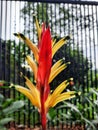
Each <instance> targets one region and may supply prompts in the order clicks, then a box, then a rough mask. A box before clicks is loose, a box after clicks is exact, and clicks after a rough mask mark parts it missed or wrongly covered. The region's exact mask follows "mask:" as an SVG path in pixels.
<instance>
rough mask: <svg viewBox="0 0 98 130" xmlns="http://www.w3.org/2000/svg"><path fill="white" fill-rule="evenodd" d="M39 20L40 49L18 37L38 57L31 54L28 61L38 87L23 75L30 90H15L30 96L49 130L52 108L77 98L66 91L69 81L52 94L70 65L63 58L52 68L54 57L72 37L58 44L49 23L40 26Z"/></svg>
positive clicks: (18, 35)
mask: <svg viewBox="0 0 98 130" xmlns="http://www.w3.org/2000/svg"><path fill="white" fill-rule="evenodd" d="M35 20H36V27H37V32H38V47H37V46H36V45H35V44H33V43H32V42H31V41H30V40H29V39H28V38H27V37H25V36H24V35H23V34H21V33H17V34H16V33H15V34H14V35H15V36H17V37H18V38H20V39H22V40H23V41H24V42H25V43H26V44H27V45H28V47H29V48H30V49H31V51H32V52H33V54H34V57H35V59H33V58H32V57H31V56H29V55H27V56H26V60H27V62H28V64H29V66H30V67H31V69H32V71H33V73H34V78H35V81H36V85H34V84H33V83H32V82H31V81H30V80H29V79H28V77H26V76H23V74H22V76H23V77H24V79H25V83H26V85H27V86H28V88H25V87H22V86H19V85H16V86H15V88H16V90H18V91H19V92H21V93H23V94H24V95H25V96H26V97H28V98H29V100H30V101H31V103H32V104H33V105H34V106H36V107H37V108H38V110H39V112H40V115H41V123H42V130H46V114H47V112H48V110H49V108H51V107H54V106H55V105H56V104H57V103H59V102H61V101H63V100H67V99H70V98H73V97H75V94H76V92H75V91H68V92H63V90H64V89H65V88H66V87H67V86H68V85H69V82H68V80H65V81H63V82H62V83H61V84H60V85H59V86H58V87H56V89H55V90H54V91H53V92H52V93H51V91H50V85H49V84H50V83H51V82H52V81H53V79H54V78H55V77H56V76H57V75H58V74H59V73H60V72H61V71H63V70H64V69H65V68H66V67H67V64H68V63H67V64H65V63H63V62H62V60H61V59H60V60H58V61H57V62H56V63H55V64H54V65H53V66H52V58H53V56H54V55H55V53H56V52H57V51H58V49H59V48H60V47H62V46H63V45H64V44H65V43H66V42H67V40H68V37H64V38H62V39H61V40H59V41H58V42H57V43H56V40H53V39H52V37H51V32H50V28H49V27H48V28H46V26H45V24H43V25H42V26H39V24H38V21H37V19H35Z"/></svg>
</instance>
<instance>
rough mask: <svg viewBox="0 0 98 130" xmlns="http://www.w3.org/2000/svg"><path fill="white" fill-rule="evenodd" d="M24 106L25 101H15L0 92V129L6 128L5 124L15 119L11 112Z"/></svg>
mask: <svg viewBox="0 0 98 130" xmlns="http://www.w3.org/2000/svg"><path fill="white" fill-rule="evenodd" d="M23 106H24V101H22V100H20V101H13V100H12V99H11V98H7V99H5V97H4V96H3V95H2V94H0V129H2V130H3V129H5V124H7V123H9V122H10V121H13V120H14V118H13V117H12V116H11V114H13V113H14V112H17V111H19V109H20V108H22V107H23Z"/></svg>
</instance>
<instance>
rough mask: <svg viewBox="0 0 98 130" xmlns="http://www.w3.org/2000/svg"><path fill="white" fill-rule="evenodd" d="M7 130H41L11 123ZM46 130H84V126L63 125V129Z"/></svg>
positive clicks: (37, 127)
mask: <svg viewBox="0 0 98 130" xmlns="http://www.w3.org/2000/svg"><path fill="white" fill-rule="evenodd" d="M7 129H8V130H42V129H41V127H39V126H35V128H29V127H27V126H24V125H15V124H13V123H10V125H9V126H7ZM47 130H85V128H84V126H80V125H73V126H68V125H64V126H63V128H62V127H61V126H59V127H51V128H48V129H47Z"/></svg>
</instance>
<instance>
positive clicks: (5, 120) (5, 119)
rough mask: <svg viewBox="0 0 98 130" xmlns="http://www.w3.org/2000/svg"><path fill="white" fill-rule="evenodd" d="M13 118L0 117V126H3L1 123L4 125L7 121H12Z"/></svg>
mask: <svg viewBox="0 0 98 130" xmlns="http://www.w3.org/2000/svg"><path fill="white" fill-rule="evenodd" d="M13 120H14V119H13V118H11V117H9V118H4V119H1V120H0V126H3V125H5V124H7V123H9V122H10V121H13Z"/></svg>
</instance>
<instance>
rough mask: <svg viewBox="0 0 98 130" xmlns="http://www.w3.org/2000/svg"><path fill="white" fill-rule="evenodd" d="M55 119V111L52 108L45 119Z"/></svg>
mask: <svg viewBox="0 0 98 130" xmlns="http://www.w3.org/2000/svg"><path fill="white" fill-rule="evenodd" d="M55 117H56V110H55V109H54V108H51V109H50V110H49V112H48V114H47V118H48V119H49V120H53V119H54V118H55Z"/></svg>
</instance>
